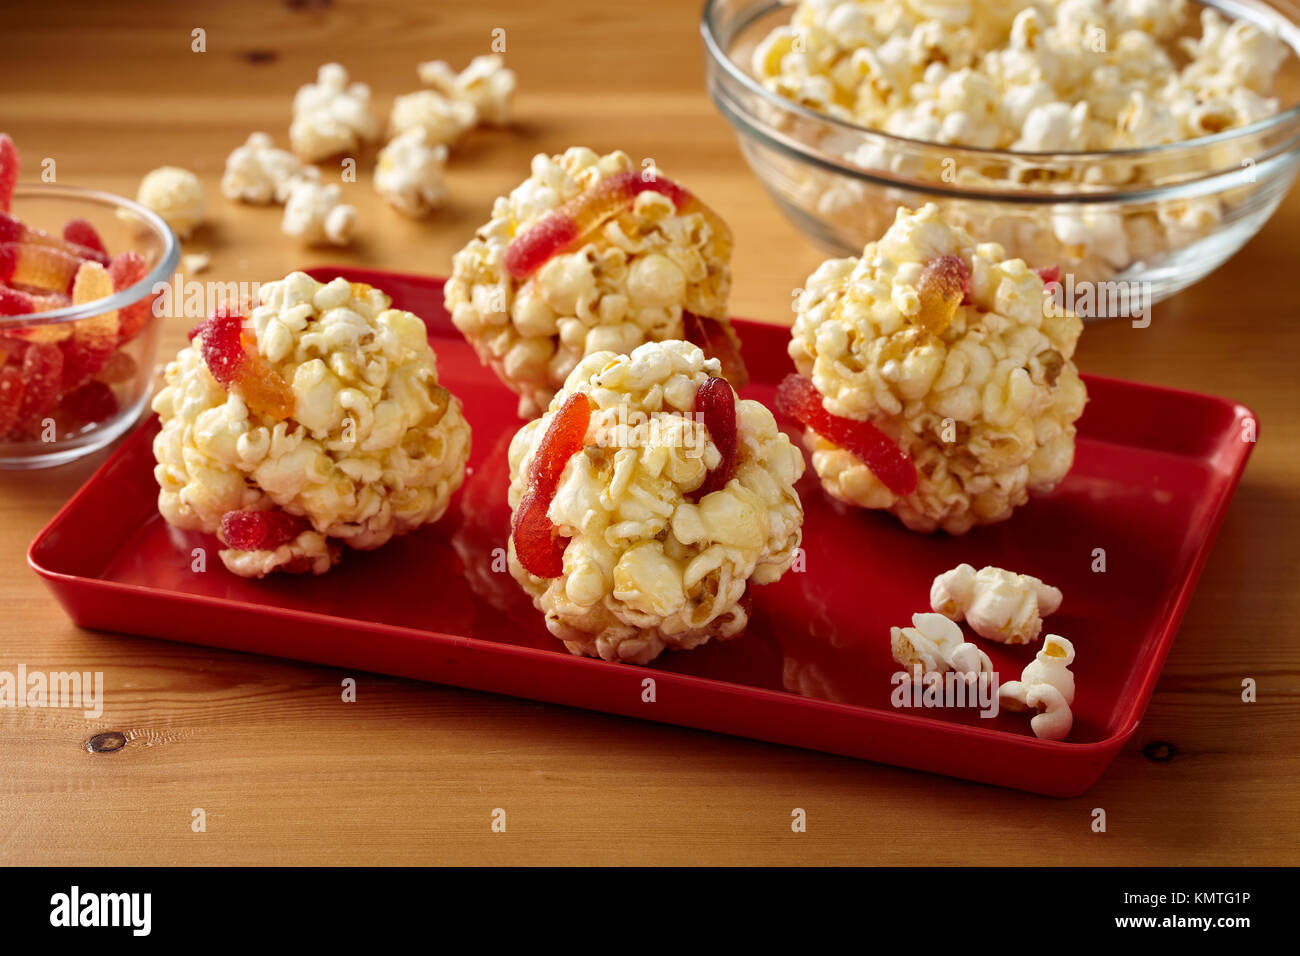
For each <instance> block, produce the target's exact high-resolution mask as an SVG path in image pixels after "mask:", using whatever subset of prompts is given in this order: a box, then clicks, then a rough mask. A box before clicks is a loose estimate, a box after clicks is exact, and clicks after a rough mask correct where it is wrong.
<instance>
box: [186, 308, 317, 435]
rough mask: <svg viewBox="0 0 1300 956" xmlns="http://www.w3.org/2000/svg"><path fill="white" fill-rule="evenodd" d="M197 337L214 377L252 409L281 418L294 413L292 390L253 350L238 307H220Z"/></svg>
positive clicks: (205, 360)
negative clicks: (233, 308) (231, 308)
mask: <svg viewBox="0 0 1300 956" xmlns="http://www.w3.org/2000/svg"><path fill="white" fill-rule="evenodd" d="M196 337H197V338H198V340H199V349H200V351H201V353H202V355H203V361H204V362H206V363H207V366H208V371H209V372H211V373H212V377H213V378H215V379H216V380H217V381H218V382H219V383H220V384H221V386H222V387H223V388H225V389H227V390H228V391H234V392H235V393H236V394H238V395H239V397H240V398H242V399H243V400H244V404H246V405H247V406H248V407H249V409H250V410H251V411H253V412H257V413H260V414H263V415H269V416H271V417H272V418H277V419H281V420H283V419H286V418H288V417H289V416H291V415H292V414H293V408H294V397H293V391H292V390H291V389H290V388H289V384H288V383H287V382H286V381H285V380H284V379H283V378H281V377H280V376H279V375H278V374H277V373H276V371H275V369H273V368H271V366H270V365H268V364H267V363H266V362H265V361H264V360H263V359H262V358H261V356H259V355H258V354H257V352H256V351H254V348H255V346H254V343H253V342H252V341H251V340H250V339H249V337H248V336H247V335H246V334H245V333H244V317H243V316H242V315H241V314H240V313H239V312H238V311H234V310H229V309H218V310H217V311H216V312H214V313H213V315H212V318H210V319H208V320H207V321H206V322H204V323H203V324H202V325H200V326H199V328H198V330H197V335H196Z"/></svg>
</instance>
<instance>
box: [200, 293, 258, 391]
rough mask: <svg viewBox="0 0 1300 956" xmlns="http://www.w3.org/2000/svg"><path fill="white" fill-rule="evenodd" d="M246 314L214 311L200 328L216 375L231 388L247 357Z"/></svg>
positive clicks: (206, 359)
mask: <svg viewBox="0 0 1300 956" xmlns="http://www.w3.org/2000/svg"><path fill="white" fill-rule="evenodd" d="M243 325H244V317H243V316H242V315H240V314H239V313H238V312H228V313H223V314H219V315H213V316H212V318H210V319H208V320H207V321H206V322H204V323H203V324H202V325H200V326H199V327H198V329H197V332H198V339H199V349H200V350H201V351H202V353H203V361H204V362H206V363H207V366H208V371H209V372H211V373H212V377H213V378H215V379H216V380H217V381H218V382H220V383H221V384H222V386H223V387H225V388H227V389H229V388H230V387H231V386H232V385H234V384H235V382H236V381H238V379H239V370H240V367H241V366H242V365H243V364H244V360H245V358H246V356H245V354H244V345H243V342H242V340H241V336H242V334H243Z"/></svg>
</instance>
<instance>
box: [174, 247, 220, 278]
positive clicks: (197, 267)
mask: <svg viewBox="0 0 1300 956" xmlns="http://www.w3.org/2000/svg"><path fill="white" fill-rule="evenodd" d="M211 264H212V256H211V255H209V254H208V253H206V252H191V253H186V254H185V255H183V256H181V270H182V271H184V272H186V273H188V274H190V275H194V274H196V273H199V272H203V271H204V270H205V269H207V267H208V266H209V265H211Z"/></svg>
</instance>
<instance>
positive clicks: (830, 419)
mask: <svg viewBox="0 0 1300 956" xmlns="http://www.w3.org/2000/svg"><path fill="white" fill-rule="evenodd" d="M1002 255H1003V251H1002V247H1001V246H999V245H997V244H996V243H976V242H975V240H973V239H972V238H971V237H970V236H969V235H968V234H967V233H966V232H965V231H963V230H961V229H955V228H952V227H950V226H948V225H946V224H945V223H944V222H943V221H942V220H941V219H940V217H939V211H938V209H937V207H935V206H934V205H926V206H924V207H922V208H921V209H920V210H918V211H916V212H912V211H910V210H907V209H900V210H899V211H898V214H897V217H896V218H895V221H894V224H893V225H892V226H891V227H890V228H889V230H888V231H887V232H886V233H885V235H884V236H883V237H881V239H880V240H879V241H877V242H872V243H868V244H867V246H866V248H865V249H863V252H862V256H861V257H860V258H847V259H832V260H828V261H827V262H824V263H823V264H822V265H821V266H820V267H819V268H818V269H817V270H816V272H814V273H813V274H812V275H811V276H810V277H809V279H808V281H807V282H806V283H805V285H804V289H803V291H802V292H801V293H800V295H799V298H798V300H797V303H796V310H797V313H798V314H797V317H796V319H795V324H794V328H793V330H792V333H791V341H790V345H789V353H790V357H791V358H792V359H793V360H794V363H795V366H796V368H797V369H798V372H799V374H798V376H791V377H790V378H789V379H787V381H786V382H785V383H783V384H782V386H781V388H780V390H779V391H778V395H777V403H778V407H779V408H780V409H781V410H782V411H783V412H784V413H785V414H787V415H789V416H791V417H792V418H795V419H797V420H798V421H800V422H802V423H803V424H804V425H805V426H807V431H806V432H805V438H804V443H805V445H806V447H807V448H808V450H809V451H810V452H811V453H812V462H813V467H814V469H815V470H816V472H817V476H818V478H819V479H820V480H821V483H822V486H823V487H824V488H825V489H826V491H827V492H828V493H829V494H831V495H832V496H833V497H835V498H838V499H839V500H841V501H844V502H846V503H848V504H851V505H856V506H858V507H862V508H882V509H885V510H888V511H891V512H892V513H894V514H895V515H897V516H898V518H899V519H900V520H901V521H902V522H903V524H905V525H906V526H907V527H908V528H911V529H912V530H914V531H921V532H929V531H933V530H935V529H937V528H942V529H943V530H944V531H947V532H948V533H950V534H963V533H965V532H966V531H968V530H969V529H970V528H972V527H974V526H976V525H984V524H991V523H994V522H998V521H1004V520H1006V519H1007V518H1008V517H1010V516H1011V513H1012V511H1013V510H1014V509H1015V508H1016V507H1018V506H1020V505H1022V504H1024V503H1025V502H1026V501H1027V500H1028V498H1029V495H1030V493H1035V494H1039V493H1045V492H1048V491H1050V490H1051V489H1052V488H1054V487H1055V486H1056V484H1057V483H1058V482H1059V481H1060V480H1061V479H1062V478H1064V477H1065V475H1066V473H1067V472H1068V471H1069V470H1070V466H1071V465H1072V464H1073V461H1074V436H1075V421H1076V420H1077V419H1078V418H1079V416H1080V415H1081V414H1082V413H1083V406H1084V402H1085V401H1086V398H1087V395H1086V392H1085V389H1084V386H1083V383H1082V381H1080V379H1079V375H1078V371H1077V370H1076V369H1075V366H1074V363H1073V362H1072V361H1071V358H1072V356H1073V355H1074V348H1075V344H1076V342H1077V341H1078V338H1079V334H1080V332H1081V331H1082V323H1081V322H1080V321H1079V319H1078V318H1077V317H1076V316H1075V315H1073V314H1072V313H1070V312H1068V311H1066V310H1064V309H1061V308H1058V307H1056V306H1055V305H1054V303H1053V302H1052V300H1051V299H1050V297H1049V296H1047V295H1046V293H1045V291H1044V281H1043V279H1042V278H1041V277H1040V275H1039V274H1038V273H1036V272H1035V271H1034V270H1033V269H1031V268H1030V267H1029V266H1027V265H1026V264H1025V263H1024V262H1023V261H1022V260H1020V259H1009V260H1003V259H1002Z"/></svg>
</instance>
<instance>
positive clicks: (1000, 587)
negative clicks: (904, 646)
mask: <svg viewBox="0 0 1300 956" xmlns="http://www.w3.org/2000/svg"><path fill="white" fill-rule="evenodd" d="M1060 606H1061V592H1060V591H1059V590H1057V589H1056V588H1054V587H1051V586H1050V585H1047V584H1044V583H1043V582H1042V581H1040V580H1039V579H1038V578H1035V577H1030V576H1029V575H1027V574H1016V573H1014V572H1012V571H1004V570H1002V569H1001V568H994V567H986V568H980V570H979V571H978V572H976V570H975V569H974V568H973V567H971V566H970V565H969V564H959V565H957V567H955V568H953V569H952V570H951V571H945V572H944V573H943V574H941V575H939V576H938V577H937V578H935V579H934V584H933V585H932V586H931V587H930V607H931V608H933V609H934V610H935V611H937V612H938V613H940V614H942V615H944V616H945V617H948V618H951V619H952V620H954V621H961V620H962V619H963V618H965V620H966V623H967V624H969V625H970V627H971V630H973V631H974V632H975V633H976V634H978V635H979V636H980V637H984V638H987V639H988V640H990V641H998V642H999V643H1002V644H1032V643H1033V642H1034V641H1036V640H1038V635H1039V634H1040V633H1041V632H1042V629H1043V618H1044V617H1047V616H1048V615H1049V614H1055V613H1056V610H1057V608H1059V607H1060Z"/></svg>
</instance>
